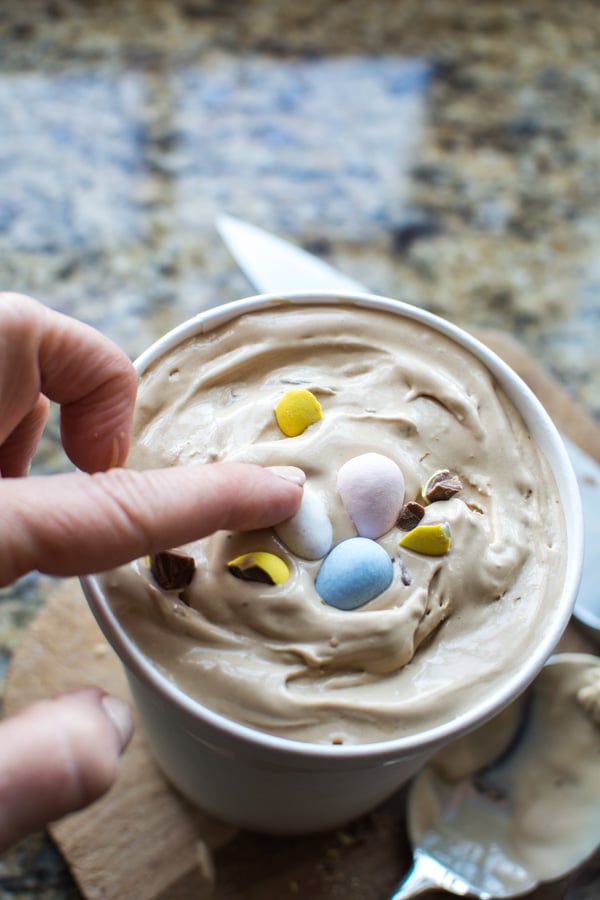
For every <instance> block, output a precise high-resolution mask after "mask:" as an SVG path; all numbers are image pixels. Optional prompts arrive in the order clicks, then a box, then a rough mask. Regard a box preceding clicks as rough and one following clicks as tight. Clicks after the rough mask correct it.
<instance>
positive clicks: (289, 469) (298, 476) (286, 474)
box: [266, 466, 306, 487]
mask: <svg viewBox="0 0 600 900" xmlns="http://www.w3.org/2000/svg"><path fill="white" fill-rule="evenodd" d="M266 469H267V472H272V473H273V475H278V476H279V478H284V479H285V480H286V481H291V482H292V484H297V485H298V486H299V487H302V485H303V484H304V482H305V481H306V472H303V471H302V469H298V468H297V467H296V466H267V467H266Z"/></svg>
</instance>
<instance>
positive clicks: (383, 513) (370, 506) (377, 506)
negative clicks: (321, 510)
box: [337, 453, 404, 539]
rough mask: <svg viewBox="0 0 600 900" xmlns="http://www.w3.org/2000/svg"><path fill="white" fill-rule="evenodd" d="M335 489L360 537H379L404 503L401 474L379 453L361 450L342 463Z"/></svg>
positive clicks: (389, 525) (402, 477)
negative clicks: (361, 451) (359, 454)
mask: <svg viewBox="0 0 600 900" xmlns="http://www.w3.org/2000/svg"><path fill="white" fill-rule="evenodd" d="M337 489H338V493H339V495H340V498H341V500H342V504H343V506H344V509H345V510H346V513H347V514H348V516H349V517H350V518H351V519H352V521H353V522H354V525H355V527H356V530H357V531H358V533H359V535H360V536H361V537H366V538H372V539H375V538H378V537H381V535H382V534H385V533H386V531H389V530H390V529H391V528H393V527H394V525H395V524H396V519H397V518H398V514H399V512H400V510H401V508H402V504H403V503H404V476H403V474H402V472H401V470H400V469H399V467H398V466H397V465H396V463H395V462H394V461H393V460H392V459H390V458H389V457H388V456H382V455H381V453H363V454H362V455H361V456H355V457H353V458H352V459H349V460H348V462H346V463H344V465H343V466H342V467H341V469H340V471H339V472H338V477H337Z"/></svg>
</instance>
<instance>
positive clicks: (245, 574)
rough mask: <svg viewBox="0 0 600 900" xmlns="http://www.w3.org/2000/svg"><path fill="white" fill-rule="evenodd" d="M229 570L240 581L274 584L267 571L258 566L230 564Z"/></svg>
mask: <svg viewBox="0 0 600 900" xmlns="http://www.w3.org/2000/svg"><path fill="white" fill-rule="evenodd" d="M229 571H230V572H231V574H232V575H235V577H236V578H240V579H241V580H242V581H258V582H260V584H275V583H276V582H275V581H273V579H272V578H271V576H270V575H269V573H268V572H266V571H265V570H264V569H263V568H261V567H260V566H247V567H244V566H232V565H229Z"/></svg>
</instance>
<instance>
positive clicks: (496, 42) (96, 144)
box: [0, 0, 600, 900]
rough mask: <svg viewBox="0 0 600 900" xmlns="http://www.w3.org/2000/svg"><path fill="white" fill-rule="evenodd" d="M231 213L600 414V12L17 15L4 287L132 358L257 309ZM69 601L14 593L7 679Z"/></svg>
mask: <svg viewBox="0 0 600 900" xmlns="http://www.w3.org/2000/svg"><path fill="white" fill-rule="evenodd" d="M219 212H229V213H232V214H234V215H239V216H241V217H243V218H246V219H248V220H249V221H251V222H254V223H255V224H258V225H261V226H263V227H266V228H268V229H270V230H273V231H276V232H278V233H280V234H281V235H283V236H285V237H288V238H290V239H291V240H293V241H295V242H297V243H299V244H301V245H303V246H305V247H306V248H307V249H309V250H313V251H315V252H317V253H319V254H320V255H322V256H323V257H324V258H326V259H328V260H329V261H330V262H332V263H333V264H335V265H337V266H339V267H340V268H342V269H344V270H345V271H346V272H347V273H348V274H350V275H352V276H354V277H355V278H356V279H357V280H359V281H361V282H363V283H365V284H367V285H369V286H370V287H372V289H373V290H374V291H378V292H381V293H384V294H388V295H391V296H395V297H398V298H400V299H403V300H408V301H410V302H413V303H417V304H419V305H422V306H425V307H427V308H429V309H431V310H433V311H434V312H437V313H440V314H442V315H444V316H446V317H448V318H451V319H453V320H454V321H456V322H458V323H459V324H462V325H467V326H468V325H479V326H481V325H483V326H493V327H497V328H501V329H505V330H507V331H509V332H512V333H514V334H517V335H518V336H519V337H520V338H521V340H522V341H523V342H524V343H525V344H526V345H527V346H528V347H529V348H530V349H531V352H532V353H533V354H534V356H535V357H536V358H537V359H539V360H540V361H541V362H543V363H544V364H545V365H546V366H547V367H548V369H549V370H550V371H552V372H553V373H554V375H555V376H557V377H558V379H559V380H560V381H561V382H562V383H563V384H564V385H565V386H566V387H567V388H568V389H569V390H570V391H571V392H572V393H573V396H574V397H576V398H577V399H578V400H579V401H581V402H582V403H583V404H584V405H585V406H586V407H587V408H588V409H589V410H590V412H591V413H592V414H593V415H595V416H597V417H600V353H599V352H598V349H597V348H598V346H599V337H600V5H599V4H598V3H597V2H596V0H571V2H570V3H563V2H562V0H537V2H536V0H526V2H523V0H502V2H496V0H489V2H487V3H479V4H475V3H470V2H466V0H454V2H452V3H449V2H447V0H428V2H427V3H423V2H422V0H405V2H402V3H399V2H397V0H378V2H377V3H373V4H367V3H364V2H363V0H344V2H340V0H330V2H328V3H327V4H323V3H319V2H316V0H308V2H304V3H296V4H287V3H284V2H281V0H263V2H259V0H254V2H253V0H246V2H242V0H227V2H223V0H149V2H145V3H144V2H141V0H122V2H115V0H89V2H80V0H46V2H44V0H28V2H23V0H19V2H17V0H4V2H3V3H2V4H1V5H0V288H1V289H13V290H20V291H24V292H27V293H30V294H32V295H34V296H36V297H37V298H38V299H40V300H42V301H44V302H46V303H48V304H49V305H51V306H53V307H56V308H57V309H60V310H63V311H65V312H67V313H70V314H72V315H75V316H77V317H79V318H81V319H83V320H85V321H87V322H89V323H91V324H93V325H94V326H96V327H98V328H100V329H101V330H102V331H104V332H105V333H106V334H108V335H109V336H110V337H112V338H113V339H114V340H115V341H117V342H118V343H119V344H120V345H121V346H122V347H123V348H124V349H125V350H126V351H127V353H129V354H130V355H131V356H132V357H134V356H135V355H137V354H138V353H139V352H140V351H141V350H142V349H143V348H144V347H145V346H146V345H147V344H148V343H150V342H151V341H152V340H153V339H154V338H155V337H156V336H158V335H159V334H160V333H162V332H163V331H164V330H165V329H167V328H169V327H171V326H172V325H175V324H176V323H178V322H179V321H181V320H182V319H184V318H186V317H188V316H189V315H190V314H193V313H194V312H196V311H198V310H200V309H202V308H205V307H207V306H212V305H215V304H218V303H220V302H222V301H223V300H230V299H233V298H236V297H239V296H244V295H246V294H249V293H252V291H251V290H250V289H249V286H248V284H247V283H246V281H245V279H244V277H243V276H242V275H241V274H240V273H239V272H238V271H237V269H236V266H235V264H234V263H233V261H232V260H231V259H230V257H229V255H228V253H227V251H226V250H225V249H224V247H223V246H222V245H221V244H220V241H219V238H218V237H217V234H216V231H215V229H214V217H215V215H216V214H218V213H219ZM66 466H67V463H66V461H65V460H64V457H63V455H62V453H61V450H60V446H59V442H58V439H57V430H56V424H55V419H52V420H51V423H50V426H49V428H48V431H47V433H46V435H45V437H44V439H43V443H42V445H41V447H40V451H39V454H38V456H37V458H36V462H35V469H36V471H40V472H41V471H43V472H48V471H57V470H59V469H63V468H65V467H66ZM48 586H49V581H48V580H47V579H44V578H40V577H38V576H36V575H31V576H29V577H27V578H25V579H23V581H22V582H20V583H19V584H17V585H16V586H14V587H12V588H9V589H6V590H4V591H2V592H0V677H1V676H2V675H3V674H4V672H5V670H6V665H7V663H8V660H9V658H10V654H11V651H12V650H13V648H14V647H15V645H16V643H17V641H18V640H19V635H20V634H21V633H22V630H23V628H24V627H25V626H26V624H27V623H28V621H29V620H30V618H31V616H32V615H33V614H34V613H35V611H36V610H37V609H38V608H39V606H40V605H41V604H42V603H43V601H44V597H45V595H46V592H47V590H48ZM593 890H597V888H594V889H593ZM77 896H78V893H77V891H76V888H75V887H74V885H73V884H72V882H71V881H70V877H69V875H68V872H67V871H66V869H65V868H64V866H63V865H62V863H61V860H60V858H59V857H58V855H57V854H56V853H55V852H54V851H53V848H52V846H51V845H50V844H49V843H48V842H47V841H46V840H45V839H44V838H43V837H42V836H36V837H34V838H32V839H31V840H30V841H26V842H24V844H23V845H22V846H20V847H19V848H17V849H16V850H14V851H12V852H11V853H8V854H5V855H4V856H3V857H0V897H19V898H29V897H38V898H58V897H61V898H71V897H77ZM577 896H578V898H579V900H583V897H584V894H578V895H577ZM589 896H590V897H591V896H592V894H591V893H590V894H589ZM593 896H597V895H596V894H594V895H593Z"/></svg>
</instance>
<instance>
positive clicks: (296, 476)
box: [0, 293, 303, 849]
mask: <svg viewBox="0 0 600 900" xmlns="http://www.w3.org/2000/svg"><path fill="white" fill-rule="evenodd" d="M136 383H137V377H136V373H135V370H134V369H133V366H132V365H131V363H130V362H129V360H128V359H127V357H126V356H125V355H124V354H123V353H122V352H121V351H120V350H119V349H118V348H117V347H116V346H115V345H114V344H113V343H112V342H110V341H109V340H108V339H107V338H105V337H103V336H102V335H101V334H99V333H98V332H97V331H95V330H94V329H92V328H90V327H89V326H86V325H84V324H83V323H81V322H78V321H76V320H74V319H71V318H69V317H67V316H63V315H61V314H59V313H57V312H54V311H52V310H50V309H48V308H46V307H44V306H42V305H41V304H39V303H37V302H36V301H35V300H32V299H31V298H29V297H25V296H23V295H19V294H2V293H0V474H1V476H2V477H1V479H0V586H3V585H7V584H9V583H11V582H12V581H14V580H15V579H17V578H19V577H20V576H21V575H23V574H25V573H26V572H29V571H32V570H38V571H40V572H43V573H46V574H50V575H82V574H86V573H91V572H98V571H102V570H104V569H107V568H112V567H114V566H117V565H121V564H123V563H125V562H127V561H129V560H131V559H134V558H136V557H138V556H143V555H145V554H149V553H154V552H157V551H159V550H164V549H168V548H169V547H175V546H178V545H179V544H183V543H186V542H188V541H191V540H195V539H197V538H200V537H202V536H204V535H206V534H209V533H211V532H213V531H217V530H219V529H235V530H249V529H253V528H260V527H265V526H268V525H272V524H275V523H276V522H279V521H281V520H283V519H286V518H288V517H289V516H291V515H293V513H294V512H295V511H296V509H297V507H298V505H299V502H300V498H301V493H302V491H301V485H302V483H303V473H302V472H301V471H300V470H298V469H295V468H290V469H283V470H281V469H276V470H268V469H263V468H261V467H259V466H254V465H245V464H237V463H236V464H233V463H231V464H225V463H223V464H221V463H215V464H210V465H200V466H182V467H175V468H171V469H158V470H153V471H146V472H136V471H133V470H128V469H124V468H121V465H122V464H123V462H124V461H125V459H126V456H127V452H128V447H129V428H130V423H131V417H132V412H133V404H134V400H135V393H136ZM49 401H55V402H57V403H58V404H60V407H61V439H62V443H63V446H64V448H65V451H66V453H67V455H68V456H69V458H70V459H71V461H72V462H73V463H74V464H75V465H76V466H77V467H78V468H79V469H80V470H81V471H79V472H73V473H70V474H61V475H51V476H35V477H31V478H26V477H24V476H25V475H27V473H28V471H29V467H30V464H31V459H32V456H33V454H34V451H35V448H36V446H37V443H38V441H39V438H40V435H41V433H42V431H43V428H44V425H45V423H46V419H47V415H48V409H49ZM57 723H58V726H57ZM130 734H131V717H130V715H129V712H128V708H127V706H126V705H125V704H124V703H123V701H119V700H118V699H117V698H113V697H108V698H107V697H105V696H104V695H103V694H102V692H101V691H99V690H98V689H95V688H89V689H84V690H83V691H78V692H75V693H74V694H68V695H64V696H63V697H60V698H56V699H55V700H50V701H44V702H42V703H40V704H34V706H32V707H30V708H29V709H27V710H25V711H24V712H22V713H20V714H19V715H18V716H15V717H13V718H12V719H8V720H6V721H4V722H3V723H2V724H1V725H0V849H1V848H2V847H6V846H8V845H9V844H10V843H13V842H14V841H15V840H18V839H19V838H20V837H22V836H24V835H25V834H27V833H28V832H30V831H32V830H35V829H36V828H39V827H41V826H43V825H45V824H47V823H48V822H49V821H52V820H54V819H56V818H59V817H61V816H62V815H65V814H66V813H67V812H70V811H72V810H74V809H77V808H80V807H81V806H83V805H86V804H87V803H89V802H91V801H92V800H94V799H95V798H97V797H98V796H100V794H102V793H103V792H104V791H105V790H106V789H107V788H108V787H109V786H110V784H111V783H112V781H113V780H114V777H115V774H116V767H117V761H118V757H119V755H120V753H121V752H122V750H123V749H124V747H125V746H126V744H127V742H128V740H129V737H130Z"/></svg>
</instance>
